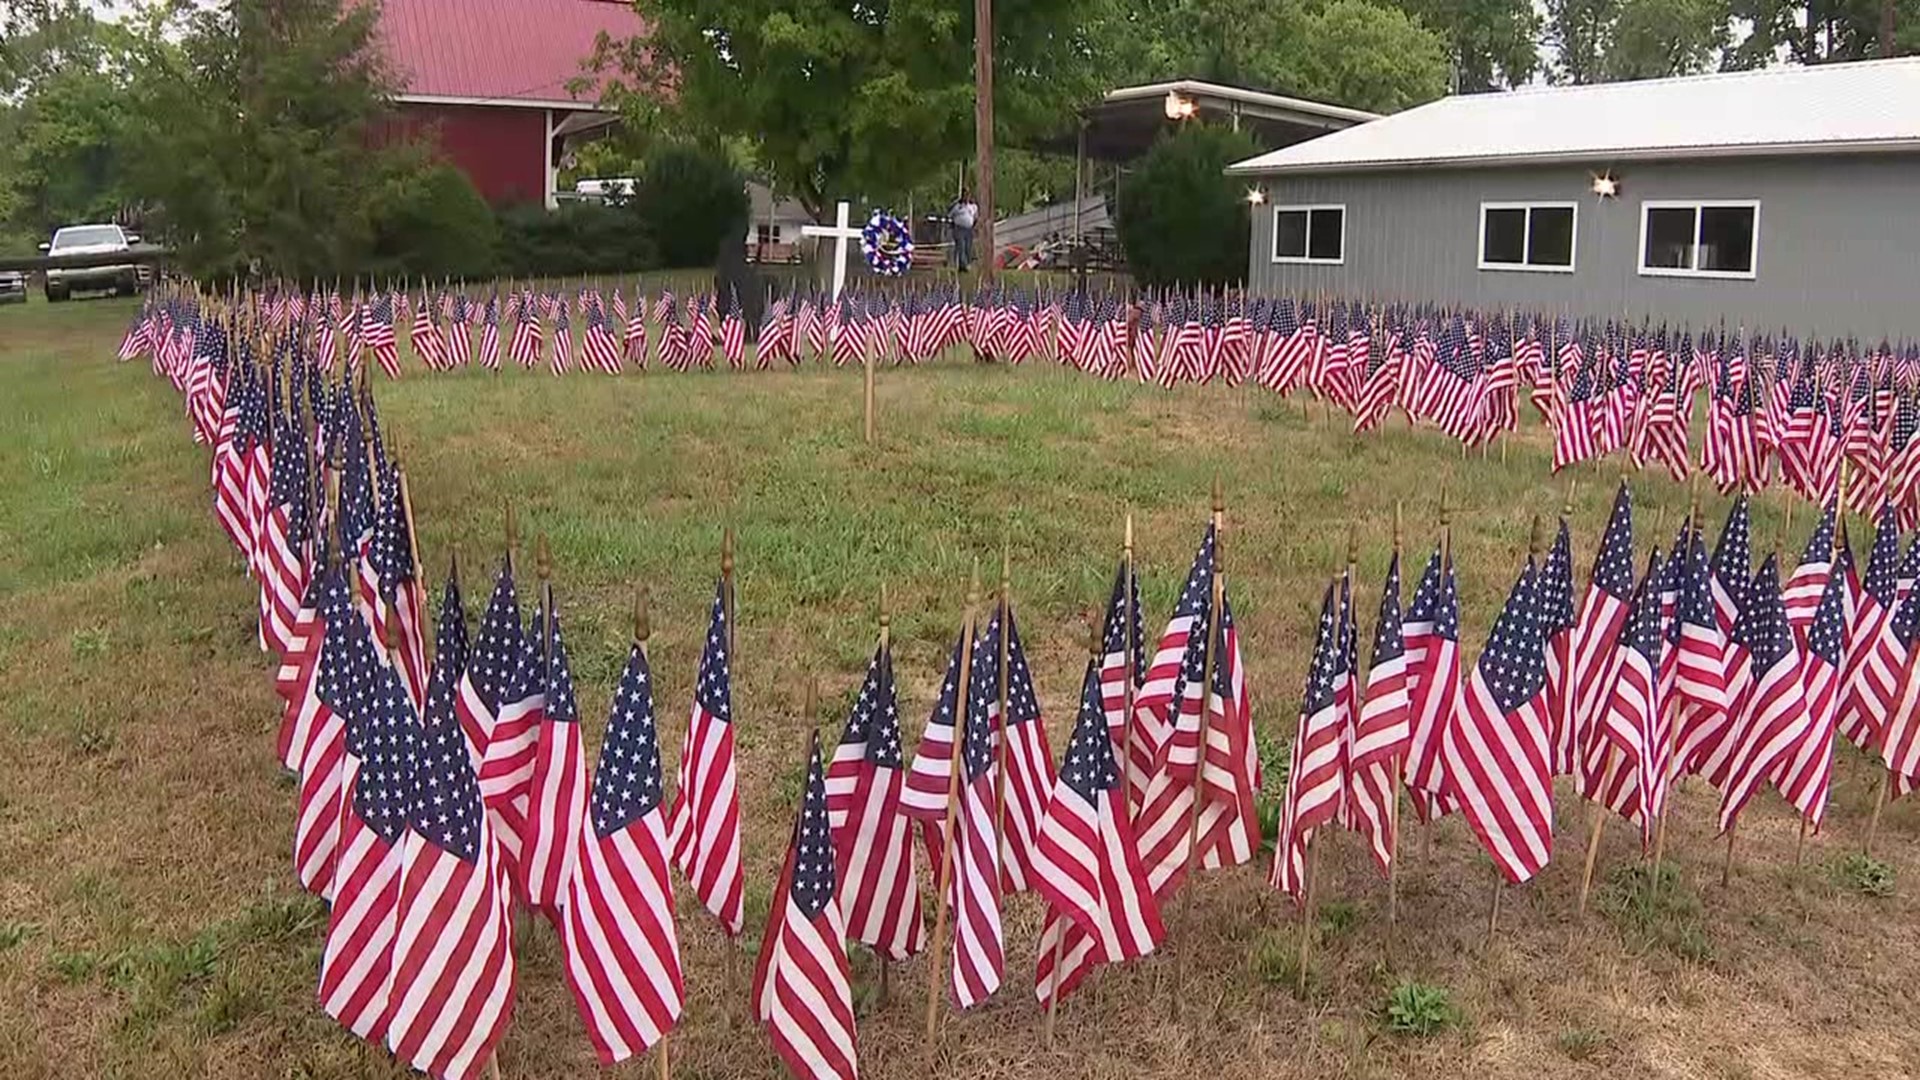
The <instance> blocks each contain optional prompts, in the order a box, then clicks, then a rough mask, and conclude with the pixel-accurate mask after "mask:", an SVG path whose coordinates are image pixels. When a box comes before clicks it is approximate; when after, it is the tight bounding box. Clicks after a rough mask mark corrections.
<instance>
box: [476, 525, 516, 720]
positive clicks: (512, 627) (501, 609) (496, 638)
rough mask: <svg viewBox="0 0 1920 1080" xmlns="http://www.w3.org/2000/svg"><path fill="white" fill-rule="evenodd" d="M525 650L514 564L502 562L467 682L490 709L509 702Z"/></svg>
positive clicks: (477, 641)
mask: <svg viewBox="0 0 1920 1080" xmlns="http://www.w3.org/2000/svg"><path fill="white" fill-rule="evenodd" d="M525 649H526V635H525V631H524V630H522V629H521V626H520V598H519V594H518V593H517V592H515V590H514V585H513V564H512V563H511V562H508V561H505V560H503V561H502V562H501V564H500V577H499V580H498V581H496V582H495V583H494V586H493V597H492V598H491V599H490V600H488V601H487V610H486V614H484V615H482V616H481V617H480V634H479V636H478V637H477V638H476V639H475V640H474V643H473V655H472V656H471V657H469V658H468V679H469V680H470V681H471V682H472V683H473V689H474V691H475V692H476V693H478V694H479V695H480V700H481V701H483V702H485V703H486V705H487V708H489V709H498V708H499V707H500V703H501V702H502V701H510V700H513V698H511V697H509V696H508V695H509V692H510V691H511V690H512V688H513V683H514V681H515V679H516V678H517V677H518V674H519V669H520V665H521V661H522V659H523V653H524V652H525Z"/></svg>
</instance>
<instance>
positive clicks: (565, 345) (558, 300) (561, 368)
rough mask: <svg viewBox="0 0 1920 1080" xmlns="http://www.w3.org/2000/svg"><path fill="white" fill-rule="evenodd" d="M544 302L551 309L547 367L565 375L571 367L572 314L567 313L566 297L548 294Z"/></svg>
mask: <svg viewBox="0 0 1920 1080" xmlns="http://www.w3.org/2000/svg"><path fill="white" fill-rule="evenodd" d="M545 302H546V303H547V304H548V305H550V306H551V307H552V309H553V355H551V356H550V357H548V360H549V367H550V368H551V369H552V371H553V373H554V374H555V375H565V374H566V373H567V372H568V371H570V370H572V369H573V316H571V315H569V314H568V307H569V305H568V304H567V298H566V297H564V296H548V297H546V298H545Z"/></svg>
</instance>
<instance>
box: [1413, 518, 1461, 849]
mask: <svg viewBox="0 0 1920 1080" xmlns="http://www.w3.org/2000/svg"><path fill="white" fill-rule="evenodd" d="M1404 638H1405V642H1406V649H1407V695H1408V711H1409V714H1410V716H1411V718H1412V722H1413V727H1412V732H1411V734H1410V736H1409V737H1408V741H1407V756H1406V762H1405V767H1404V768H1403V770H1402V772H1401V779H1402V781H1404V782H1405V784H1406V785H1407V791H1408V793H1409V794H1411V795H1412V796H1413V810H1414V813H1415V814H1416V815H1418V816H1419V818H1420V820H1422V821H1431V820H1433V819H1434V818H1435V817H1437V816H1439V815H1440V814H1442V813H1451V812H1452V811H1453V810H1455V809H1457V807H1455V806H1454V804H1453V800H1452V797H1451V796H1450V795H1449V793H1448V785H1447V764H1446V758H1445V755H1444V754H1443V753H1442V749H1443V746H1444V744H1445V739H1444V735H1445V732H1446V727H1447V722H1448V721H1449V720H1450V719H1451V718H1452V717H1453V711H1454V708H1455V707H1456V705H1457V704H1458V702H1459V700H1460V597H1459V593H1458V591H1457V590H1456V589H1455V587H1454V578H1453V560H1452V558H1451V557H1448V558H1444V559H1443V558H1442V551H1441V550H1439V549H1436V550H1435V551H1434V553H1433V555H1432V557H1431V558H1429V559H1428V560H1427V568H1426V571H1425V572H1424V573H1422V574H1421V575H1420V584H1419V585H1418V586H1416V587H1415V588H1414V591H1413V605H1412V606H1411V607H1409V608H1408V609H1407V621H1406V624H1405V626H1404Z"/></svg>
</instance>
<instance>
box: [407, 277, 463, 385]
mask: <svg viewBox="0 0 1920 1080" xmlns="http://www.w3.org/2000/svg"><path fill="white" fill-rule="evenodd" d="M412 340H413V355H415V356H417V357H419V358H420V362H421V363H423V364H425V365H427V370H429V371H444V370H446V369H447V368H449V367H452V366H453V365H452V364H450V363H449V362H448V358H447V344H446V342H445V341H444V340H443V339H442V338H441V336H440V323H439V320H438V317H437V316H436V315H435V314H434V313H433V312H432V311H430V310H429V309H428V297H427V296H426V294H424V293H423V294H421V296H420V306H419V307H417V308H415V309H414V312H413V336H412Z"/></svg>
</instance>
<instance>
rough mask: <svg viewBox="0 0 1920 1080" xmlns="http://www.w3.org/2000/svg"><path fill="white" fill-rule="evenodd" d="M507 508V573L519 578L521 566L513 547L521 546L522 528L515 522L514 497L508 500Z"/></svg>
mask: <svg viewBox="0 0 1920 1080" xmlns="http://www.w3.org/2000/svg"><path fill="white" fill-rule="evenodd" d="M506 509H507V573H509V574H512V575H513V576H514V577H515V578H516V579H517V578H518V577H519V576H520V571H519V566H518V564H517V562H516V561H515V557H514V554H513V549H514V548H517V547H519V546H520V528H519V525H518V523H517V522H515V521H514V518H513V500H512V499H508V500H507V502H506Z"/></svg>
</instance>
